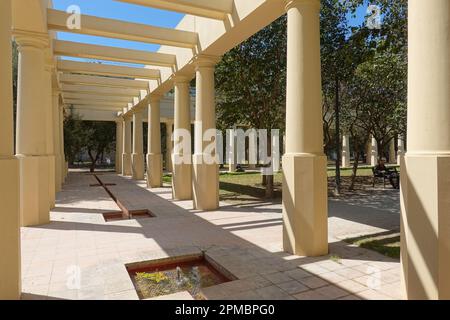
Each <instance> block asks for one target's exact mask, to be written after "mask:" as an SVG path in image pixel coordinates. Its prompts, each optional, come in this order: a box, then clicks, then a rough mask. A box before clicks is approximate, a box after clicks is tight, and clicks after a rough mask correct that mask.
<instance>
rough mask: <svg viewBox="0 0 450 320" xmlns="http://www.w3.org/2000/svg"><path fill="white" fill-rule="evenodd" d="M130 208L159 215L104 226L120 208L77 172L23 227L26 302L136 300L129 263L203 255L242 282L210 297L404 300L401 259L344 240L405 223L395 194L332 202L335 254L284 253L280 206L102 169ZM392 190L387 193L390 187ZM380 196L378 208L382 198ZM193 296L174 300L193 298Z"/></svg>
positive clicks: (210, 292) (218, 289)
mask: <svg viewBox="0 0 450 320" xmlns="http://www.w3.org/2000/svg"><path fill="white" fill-rule="evenodd" d="M100 178H101V179H102V181H103V182H105V183H115V184H116V186H111V187H109V188H110V190H111V191H112V192H113V193H114V195H115V196H117V198H118V199H119V201H120V202H121V203H123V204H124V205H125V206H127V207H128V209H133V210H135V209H149V210H150V211H151V212H152V213H154V214H155V215H156V216H157V217H156V218H149V219H137V220H126V221H116V222H108V223H107V222H105V220H104V218H103V215H102V213H104V212H112V211H119V208H118V207H117V205H116V204H115V202H114V201H112V199H111V198H110V197H109V196H108V194H107V193H106V192H105V191H104V189H103V188H102V187H90V186H89V185H90V184H95V183H97V181H96V180H95V178H94V177H92V176H90V175H87V174H85V173H73V172H72V173H71V174H70V175H69V178H68V181H67V183H66V185H65V186H64V190H63V191H62V192H61V193H59V194H58V200H57V207H56V208H55V209H54V210H53V212H52V215H51V218H52V223H51V224H49V225H45V226H39V227H33V228H23V229H22V272H23V275H22V277H23V289H22V291H23V293H24V294H23V299H138V296H137V294H136V292H135V290H134V287H133V284H132V282H131V280H130V278H129V276H128V273H127V272H126V269H125V264H127V263H133V262H139V261H148V260H153V259H159V258H165V257H171V256H179V255H184V254H191V253H199V252H202V251H206V252H207V254H208V255H209V256H210V257H211V258H212V259H214V260H215V261H216V262H217V263H219V264H220V265H222V266H223V267H224V268H226V269H227V270H228V271H229V272H231V273H232V274H234V275H235V276H236V277H237V278H238V280H236V281H232V282H228V283H225V284H222V285H219V286H214V287H210V288H206V289H204V290H203V293H204V295H205V297H206V298H208V299H398V298H401V292H400V275H399V273H400V269H399V263H398V262H397V261H394V260H391V259H389V258H386V257H384V256H381V255H379V254H377V253H374V252H371V251H367V250H365V249H361V248H356V247H353V246H349V245H348V244H346V243H344V242H342V241H341V240H342V239H344V238H347V237H349V236H354V235H359V234H364V233H376V232H380V231H385V230H389V229H396V228H398V224H399V222H398V219H399V218H398V208H397V207H398V206H396V204H395V203H396V202H397V200H398V196H397V195H395V194H393V193H392V191H391V193H389V194H384V193H385V191H380V193H379V194H378V198H377V197H375V196H374V198H372V199H365V200H364V201H362V200H347V201H333V200H331V201H330V210H329V211H330V218H329V234H330V236H329V240H330V255H328V256H325V257H318V258H306V257H298V256H292V255H289V254H286V253H284V252H282V238H281V236H282V229H281V228H282V226H281V223H282V220H281V206H280V205H274V204H268V203H253V204H246V205H245V206H235V205H229V204H226V203H223V204H222V206H221V209H220V210H218V211H213V212H196V211H194V210H192V202H191V201H182V202H173V201H171V200H170V198H171V192H170V191H171V190H170V189H169V188H160V189H155V190H152V191H149V190H147V189H146V188H145V184H144V183H143V182H135V181H132V180H130V179H128V178H123V177H120V176H117V175H114V174H102V175H100ZM386 192H387V191H386ZM377 201H379V202H380V204H377ZM189 297H190V296H189V294H187V293H186V292H184V293H180V294H175V295H172V296H170V297H167V298H170V299H186V298H189Z"/></svg>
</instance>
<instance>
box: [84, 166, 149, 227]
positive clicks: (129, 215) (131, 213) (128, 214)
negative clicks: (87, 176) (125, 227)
mask: <svg viewBox="0 0 450 320" xmlns="http://www.w3.org/2000/svg"><path fill="white" fill-rule="evenodd" d="M93 176H94V178H95V179H96V180H97V181H98V185H92V186H99V187H102V188H103V189H104V190H105V191H106V193H107V194H108V195H109V196H110V197H111V199H112V200H113V201H114V202H115V203H116V204H117V206H118V207H119V209H120V210H121V212H107V213H104V214H103V217H104V218H105V221H106V222H109V221H118V220H129V219H137V218H154V217H155V215H154V214H153V213H152V212H150V211H149V210H148V209H142V210H128V209H127V208H126V207H125V206H124V205H123V204H122V203H121V202H120V201H119V200H118V199H117V197H116V196H115V195H114V194H113V193H112V191H111V190H110V189H109V188H108V186H115V185H116V184H114V183H104V182H103V181H102V180H101V179H100V178H99V177H98V176H97V175H96V174H93Z"/></svg>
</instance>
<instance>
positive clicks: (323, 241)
mask: <svg viewBox="0 0 450 320" xmlns="http://www.w3.org/2000/svg"><path fill="white" fill-rule="evenodd" d="M283 171H284V174H283V246H284V250H285V251H287V252H290V253H292V254H295V255H299V256H310V257H314V256H322V255H326V254H328V187H327V158H326V157H325V156H316V155H310V154H285V155H284V157H283Z"/></svg>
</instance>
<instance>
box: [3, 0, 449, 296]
mask: <svg viewBox="0 0 450 320" xmlns="http://www.w3.org/2000/svg"><path fill="white" fill-rule="evenodd" d="M120 1H122V2H129V3H133V4H138V5H142V6H150V7H154V8H159V9H164V10H172V11H176V12H181V13H184V14H186V15H185V17H184V18H183V19H182V21H181V22H180V23H179V25H178V26H177V27H176V28H175V29H165V28H159V27H154V26H149V25H142V24H134V23H129V22H125V21H115V20H111V19H104V18H98V17H91V16H82V17H81V28H79V29H77V28H75V29H71V28H68V26H67V24H66V22H67V20H68V18H70V14H67V13H65V12H60V11H56V10H53V9H51V7H52V5H51V2H50V1H49V0H2V1H0V70H1V73H0V77H1V81H0V85H1V87H0V99H1V100H0V171H1V177H2V178H1V179H0V199H1V202H2V209H1V223H0V252H1V254H2V258H1V259H0V272H1V281H0V298H3V299H5V298H6V299H17V298H19V297H20V292H21V288H20V282H21V280H20V226H34V225H41V224H46V223H49V221H50V219H49V211H50V208H52V207H53V206H54V204H55V192H56V191H58V190H60V188H61V184H62V183H63V182H64V179H65V176H66V174H67V171H66V162H65V160H64V150H63V144H62V141H63V140H62V139H63V126H62V123H63V108H64V107H65V106H68V105H74V106H75V107H76V108H79V109H80V110H81V109H90V110H97V111H98V110H100V111H104V110H107V111H114V112H115V113H116V114H117V117H116V120H117V123H118V136H119V137H118V141H119V142H122V144H121V143H119V144H118V153H123V157H122V167H121V168H122V169H121V173H122V174H124V175H132V176H133V177H134V178H135V179H142V178H144V172H145V170H144V155H143V146H142V144H143V142H142V141H143V138H142V120H143V110H144V109H145V108H147V107H148V108H149V112H148V117H149V148H148V150H149V151H148V155H147V163H148V168H147V178H148V185H149V187H157V186H160V185H161V173H162V164H161V163H162V155H161V141H160V139H161V137H160V130H159V128H160V100H161V98H162V97H163V96H164V94H166V93H167V92H168V91H170V90H171V89H173V88H174V89H175V94H174V101H175V107H174V108H175V111H174V127H175V129H186V130H190V123H191V119H190V112H189V110H190V95H189V83H190V81H191V80H192V79H193V78H194V77H195V78H196V82H197V85H196V111H195V132H196V134H195V148H194V153H193V155H192V158H193V164H192V165H190V164H174V166H173V197H174V199H179V200H186V199H192V200H193V202H194V206H195V208H196V209H199V210H214V209H217V208H218V206H219V201H218V198H219V197H218V192H219V183H218V166H217V165H215V164H207V163H205V162H204V161H202V157H203V153H204V146H205V145H206V144H207V143H208V141H203V139H202V138H203V133H205V132H206V131H207V130H208V129H214V128H215V120H216V118H215V102H214V66H215V64H216V63H217V62H218V61H219V59H220V57H221V56H222V55H223V54H224V53H226V52H227V51H228V50H230V49H231V48H233V47H235V46H236V45H238V44H239V43H241V42H242V41H244V40H245V39H247V38H248V37H250V36H251V35H253V34H254V33H256V32H257V31H259V30H260V29H261V28H263V27H264V26H266V25H268V24H270V23H271V22H272V21H274V20H275V19H277V18H278V17H280V16H281V15H283V14H285V13H287V15H288V43H287V46H288V62H287V73H288V74H287V103H286V109H287V110H286V113H287V120H286V153H285V155H284V158H283V170H284V182H283V216H284V231H283V233H284V248H285V250H286V251H288V252H291V253H294V254H297V255H306V256H319V255H325V254H327V252H328V241H327V172H326V157H325V155H324V152H323V133H322V116H321V110H322V109H321V67H320V28H319V10H320V0H220V1H210V0H120ZM449 17H450V3H449V2H448V0H434V1H432V2H430V1H423V0H410V1H409V22H410V27H409V46H410V48H409V55H410V57H409V89H410V90H409V106H408V109H409V110H408V111H409V117H408V127H409V129H408V153H407V154H406V156H405V158H404V159H403V160H402V168H401V170H402V268H403V278H404V288H405V292H406V296H407V297H408V298H412V299H414V298H430V299H445V298H450V273H449V272H448V270H450V215H449V212H450V201H449V199H450V198H449V197H448V192H449V190H450V188H449V184H450V90H449V89H450V28H449V25H450V20H449V19H450V18H449ZM57 31H64V32H76V33H81V34H88V35H95V36H103V37H110V38H117V39H124V40H132V41H141V42H146V43H156V44H160V45H161V48H160V49H159V50H158V52H146V51H139V50H130V49H127V48H112V47H103V46H97V45H90V44H80V43H72V42H67V41H60V40H57V39H56V37H55V32H57ZM12 39H14V40H15V41H16V43H17V44H18V47H19V54H20V57H19V85H18V93H17V95H18V106H17V108H18V110H17V130H16V140H15V146H16V147H15V148H14V134H13V107H12V83H11V79H12V76H11V69H12V68H11V40H12ZM63 56H64V57H81V58H91V59H101V60H107V61H116V62H127V63H134V64H141V65H144V66H145V67H142V68H132V67H122V66H110V65H100V64H91V63H84V62H73V61H67V60H61V59H59V57H63ZM132 122H133V123H134V125H133V128H134V130H133V133H132V132H131V123H132ZM132 138H133V139H132ZM132 140H133V141H132ZM121 148H122V150H121ZM14 150H15V152H14ZM182 152H183V153H186V152H187V153H188V156H190V151H189V150H182ZM184 155H185V154H184ZM173 156H177V155H173Z"/></svg>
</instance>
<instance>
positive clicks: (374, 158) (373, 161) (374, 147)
mask: <svg viewBox="0 0 450 320" xmlns="http://www.w3.org/2000/svg"><path fill="white" fill-rule="evenodd" d="M368 156H369V160H370V165H371V166H372V167H375V166H376V165H377V164H378V143H377V140H376V139H375V138H374V137H373V136H372V138H371V140H370V145H369V155H368Z"/></svg>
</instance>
